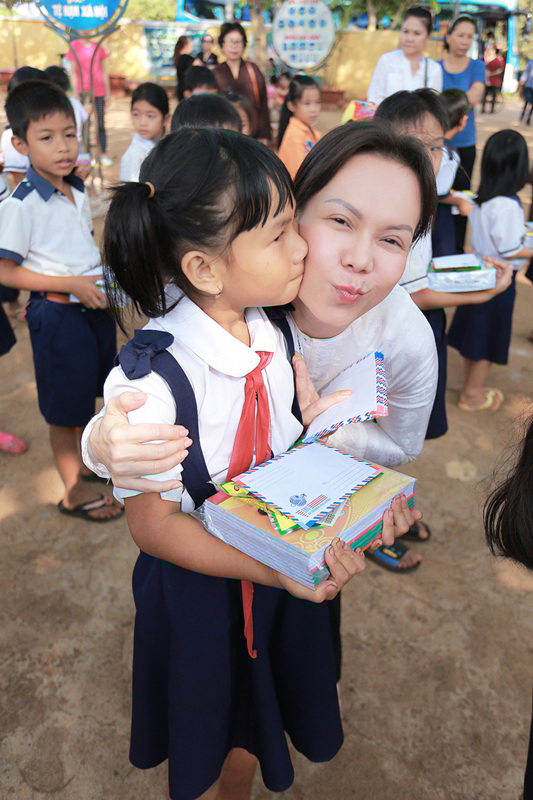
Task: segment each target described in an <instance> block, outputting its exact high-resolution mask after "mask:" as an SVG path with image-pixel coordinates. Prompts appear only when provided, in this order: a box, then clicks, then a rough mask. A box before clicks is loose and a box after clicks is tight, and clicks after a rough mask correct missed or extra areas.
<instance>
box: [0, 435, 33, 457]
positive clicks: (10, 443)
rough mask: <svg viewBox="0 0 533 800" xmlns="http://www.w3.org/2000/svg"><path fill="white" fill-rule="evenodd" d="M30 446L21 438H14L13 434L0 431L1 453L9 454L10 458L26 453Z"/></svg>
mask: <svg viewBox="0 0 533 800" xmlns="http://www.w3.org/2000/svg"><path fill="white" fill-rule="evenodd" d="M27 449H28V445H27V444H26V442H25V441H24V439H21V438H20V436H13V434H11V433H4V431H0V453H7V454H8V455H10V456H19V455H20V454H21V453H25V452H26V450H27Z"/></svg>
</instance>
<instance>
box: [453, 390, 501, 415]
mask: <svg viewBox="0 0 533 800" xmlns="http://www.w3.org/2000/svg"><path fill="white" fill-rule="evenodd" d="M503 400H504V395H503V392H502V391H500V389H487V390H486V391H485V399H484V400H483V402H481V403H478V405H476V406H473V405H470V403H463V402H462V401H461V400H459V402H458V403H457V405H458V406H459V408H460V409H461V411H497V410H498V409H499V407H500V406H501V404H502V403H503Z"/></svg>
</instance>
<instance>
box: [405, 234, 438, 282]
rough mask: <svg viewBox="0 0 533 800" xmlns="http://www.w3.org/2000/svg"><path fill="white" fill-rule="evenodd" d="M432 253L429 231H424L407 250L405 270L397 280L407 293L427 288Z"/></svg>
mask: <svg viewBox="0 0 533 800" xmlns="http://www.w3.org/2000/svg"><path fill="white" fill-rule="evenodd" d="M432 255H433V250H432V245H431V233H426V235H425V236H422V237H421V238H420V239H418V241H417V242H415V244H414V245H413V246H412V247H411V249H410V250H409V255H408V256H407V263H406V265H405V270H404V273H403V275H402V277H401V278H400V281H399V283H400V286H403V288H404V289H405V291H406V292H409V294H413V292H419V291H421V290H422V289H427V288H428V267H429V262H430V261H431V257H432Z"/></svg>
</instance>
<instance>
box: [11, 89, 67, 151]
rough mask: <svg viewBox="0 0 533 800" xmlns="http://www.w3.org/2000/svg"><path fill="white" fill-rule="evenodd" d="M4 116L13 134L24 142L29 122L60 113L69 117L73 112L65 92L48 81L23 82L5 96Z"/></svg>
mask: <svg viewBox="0 0 533 800" xmlns="http://www.w3.org/2000/svg"><path fill="white" fill-rule="evenodd" d="M5 107H6V115H7V118H8V120H9V124H10V125H11V128H12V130H13V134H14V135H15V136H18V137H19V139H22V140H23V141H26V133H27V131H28V125H29V124H30V122H38V121H39V120H40V119H43V117H48V116H49V115H50V114H55V113H56V112H61V113H63V114H65V116H67V117H71V118H72V120H73V121H74V124H75V117H74V110H73V108H72V104H71V102H70V100H69V99H68V97H67V95H66V94H65V92H64V91H63V90H62V89H60V88H59V86H54V84H53V83H50V82H49V81H24V82H23V83H19V85H18V86H15V88H14V89H13V91H12V92H10V93H9V94H8V96H7V100H6V106H5Z"/></svg>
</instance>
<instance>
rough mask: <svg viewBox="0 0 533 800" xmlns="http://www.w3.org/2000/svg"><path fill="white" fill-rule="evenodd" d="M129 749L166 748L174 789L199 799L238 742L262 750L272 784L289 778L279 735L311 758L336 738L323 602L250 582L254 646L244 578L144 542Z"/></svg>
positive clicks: (135, 760) (144, 753)
mask: <svg viewBox="0 0 533 800" xmlns="http://www.w3.org/2000/svg"><path fill="white" fill-rule="evenodd" d="M133 592H134V597H135V604H136V610H137V613H136V620H135V638H134V656H133V708H132V733H131V749H130V760H131V762H132V764H134V765H135V766H137V767H140V768H141V769H147V768H150V767H154V766H156V765H157V764H160V763H161V762H162V761H164V760H165V759H168V770H169V786H170V796H171V798H172V800H194V798H196V797H198V796H199V795H201V794H202V792H205V791H206V790H207V789H208V788H209V787H210V786H211V785H212V784H213V783H214V782H215V781H216V780H217V778H218V777H219V775H220V772H221V769H222V766H223V764H224V760H225V758H226V756H227V755H228V753H229V751H230V750H231V749H232V748H233V747H242V748H244V749H245V750H248V751H249V752H250V753H253V754H254V755H255V756H257V758H258V759H259V763H260V767H261V772H262V777H263V780H264V783H265V785H266V786H267V788H268V789H269V790H270V791H273V792H281V791H284V790H286V789H287V788H288V787H289V786H290V785H291V784H292V782H293V779H294V771H293V767H292V764H291V759H290V755H289V750H288V746H287V739H286V734H288V736H289V737H290V739H291V741H292V743H293V745H294V746H295V748H296V749H297V750H299V751H300V752H301V753H303V754H304V755H305V756H306V757H307V758H308V759H310V760H311V761H316V762H319V761H328V760H330V759H331V758H333V756H334V755H335V754H336V753H337V752H338V750H339V749H340V747H341V745H342V741H343V733H342V726H341V721H340V714H339V706H338V700H337V692H336V685H335V678H336V670H335V659H334V655H333V647H332V641H331V626H330V619H329V613H328V608H327V605H326V604H324V603H323V604H314V603H309V602H307V601H303V600H296V599H295V598H293V597H292V596H291V595H289V594H288V593H287V592H283V591H280V590H277V589H271V588H268V587H265V586H259V585H255V594H254V602H253V617H254V647H255V649H256V650H257V658H256V659H252V658H250V657H249V656H248V653H247V649H246V642H245V639H244V634H243V613H242V601H241V586H240V581H235V580H227V579H224V578H214V577H211V576H206V575H200V574H198V573H196V572H191V571H189V570H186V569H183V568H181V567H178V566H175V565H173V564H169V563H168V562H166V561H161V560H159V559H156V558H152V557H151V556H147V555H146V554H145V553H140V555H139V558H138V560H137V563H136V566H135V570H134V574H133Z"/></svg>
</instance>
